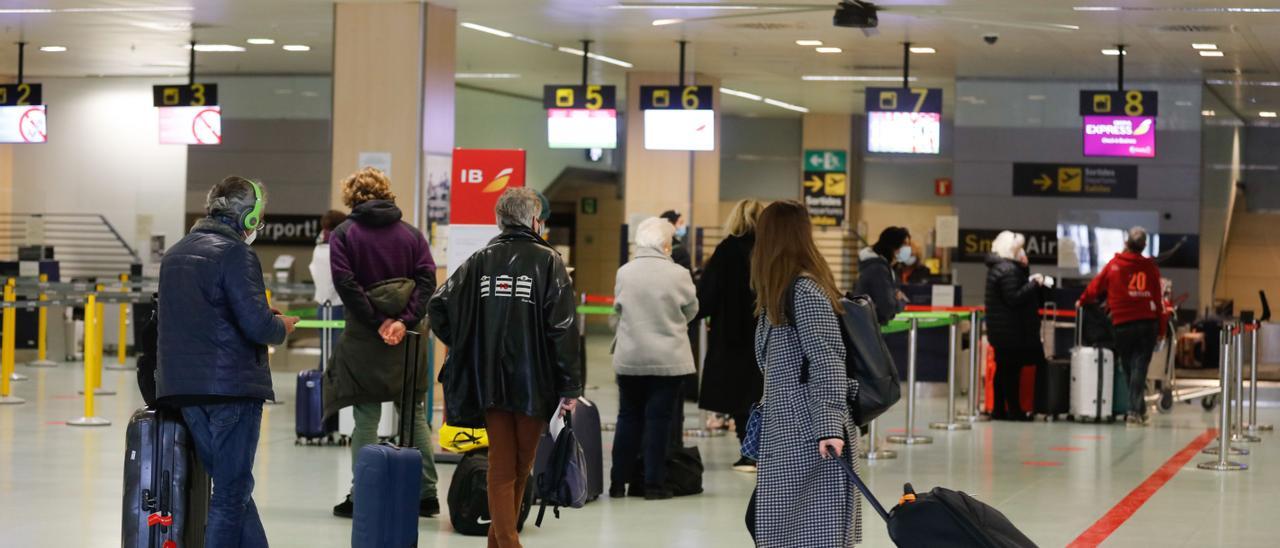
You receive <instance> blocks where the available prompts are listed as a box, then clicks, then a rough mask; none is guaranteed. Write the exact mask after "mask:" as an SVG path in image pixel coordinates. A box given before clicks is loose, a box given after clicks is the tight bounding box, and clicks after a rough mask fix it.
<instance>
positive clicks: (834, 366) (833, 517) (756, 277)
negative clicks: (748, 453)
mask: <svg viewBox="0 0 1280 548" xmlns="http://www.w3.org/2000/svg"><path fill="white" fill-rule="evenodd" d="M756 233H757V238H758V239H757V243H756V248H755V250H754V253H755V256H753V258H752V285H753V286H754V287H755V289H756V294H757V296H758V299H759V307H760V312H761V314H760V321H759V324H758V325H757V326H756V338H755V352H756V357H757V360H758V363H759V364H760V368H761V370H762V371H763V373H764V378H765V381H764V400H763V422H762V426H761V441H760V458H759V468H758V475H757V477H756V546H757V547H758V548H847V547H850V546H853V545H854V544H856V543H858V542H859V541H860V540H861V512H860V507H861V501H860V498H859V496H858V494H857V490H856V489H855V488H854V487H853V485H852V484H851V483H850V482H849V479H848V477H847V476H846V474H845V471H844V470H842V469H841V466H840V464H839V463H837V462H835V461H833V460H831V459H835V458H843V459H845V460H846V461H848V462H849V463H851V464H852V465H854V466H855V469H856V467H857V463H858V447H857V443H858V430H857V427H856V426H855V425H854V424H853V422H852V420H851V419H850V416H849V410H848V404H847V403H846V402H847V400H846V397H847V396H848V395H850V394H852V392H850V391H851V390H856V389H857V386H856V381H851V380H850V379H849V378H848V377H847V375H846V374H845V365H844V364H845V347H844V342H843V341H842V339H841V335H840V326H839V323H838V319H837V317H836V314H837V312H838V308H839V293H838V291H837V290H836V288H835V282H834V278H833V276H832V275H831V270H830V267H828V266H827V263H826V261H825V260H824V259H823V258H822V256H821V255H820V254H819V253H818V251H817V247H816V246H815V245H814V244H813V238H812V235H811V228H810V224H809V217H808V213H807V211H806V210H805V209H804V207H803V206H801V205H800V204H798V203H795V202H778V203H775V204H773V205H771V206H770V207H769V208H768V209H766V210H765V212H764V213H763V214H762V215H761V217H760V220H759V225H758V227H757V231H756ZM788 298H789V299H791V301H792V302H791V303H784V302H783V301H784V299H788ZM775 303H776V304H775ZM788 309H789V310H788ZM792 318H793V320H792ZM806 361H807V362H808V364H809V365H808V377H809V378H808V380H807V382H801V380H802V379H801V375H802V373H801V369H802V365H803V363H804V362H806Z"/></svg>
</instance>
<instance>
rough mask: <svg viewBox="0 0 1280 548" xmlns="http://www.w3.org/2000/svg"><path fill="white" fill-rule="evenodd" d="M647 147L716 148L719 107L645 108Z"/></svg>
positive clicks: (659, 148) (670, 148)
mask: <svg viewBox="0 0 1280 548" xmlns="http://www.w3.org/2000/svg"><path fill="white" fill-rule="evenodd" d="M644 148H645V149H647V150H715V149H716V113H715V111H714V110H646V111H644Z"/></svg>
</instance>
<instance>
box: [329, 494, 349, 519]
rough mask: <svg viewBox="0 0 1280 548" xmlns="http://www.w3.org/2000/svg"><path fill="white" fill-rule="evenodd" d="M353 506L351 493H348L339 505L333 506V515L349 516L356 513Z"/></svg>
mask: <svg viewBox="0 0 1280 548" xmlns="http://www.w3.org/2000/svg"><path fill="white" fill-rule="evenodd" d="M352 507H353V505H352V504H351V495H350V494H348V495H347V498H346V500H343V501H342V502H339V503H338V505H337V506H334V507H333V515H335V516H338V517H340V518H349V517H351V515H352V514H353V513H354V510H352Z"/></svg>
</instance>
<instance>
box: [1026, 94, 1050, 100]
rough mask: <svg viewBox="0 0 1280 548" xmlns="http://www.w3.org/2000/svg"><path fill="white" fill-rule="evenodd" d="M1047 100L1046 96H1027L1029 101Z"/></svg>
mask: <svg viewBox="0 0 1280 548" xmlns="http://www.w3.org/2000/svg"><path fill="white" fill-rule="evenodd" d="M1045 99H1047V97H1045V96H1044V95H1028V96H1027V100H1028V101H1043V100H1045Z"/></svg>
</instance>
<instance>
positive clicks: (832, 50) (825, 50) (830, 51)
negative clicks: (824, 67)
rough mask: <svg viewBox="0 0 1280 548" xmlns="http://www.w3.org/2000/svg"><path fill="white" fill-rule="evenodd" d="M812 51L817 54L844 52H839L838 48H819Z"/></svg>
mask: <svg viewBox="0 0 1280 548" xmlns="http://www.w3.org/2000/svg"><path fill="white" fill-rule="evenodd" d="M813 49H814V51H816V52H818V53H840V52H841V51H844V50H841V49H840V48H837V47H831V46H823V47H820V48H813Z"/></svg>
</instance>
